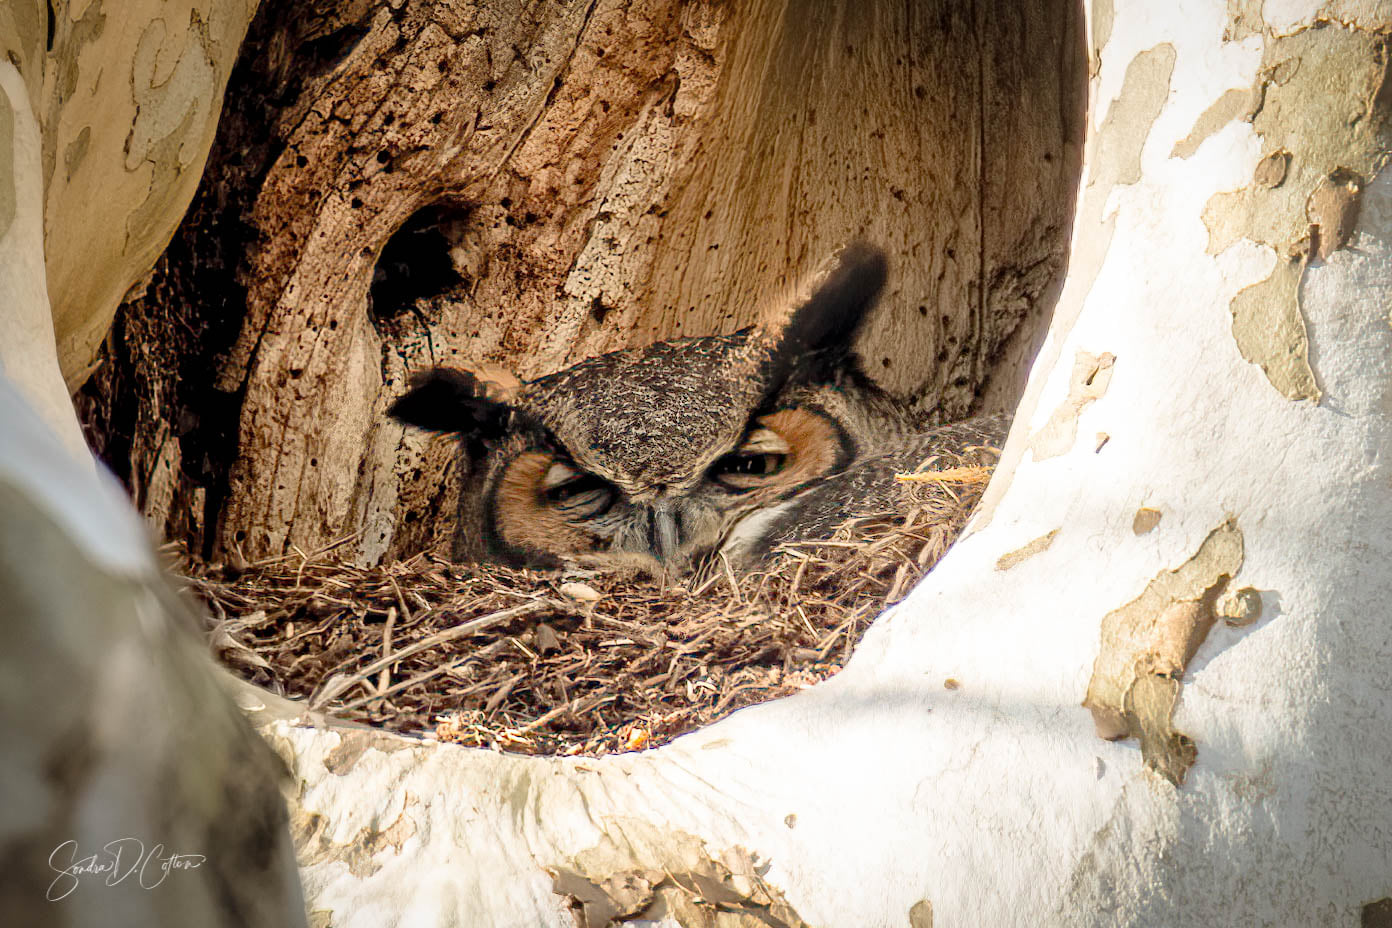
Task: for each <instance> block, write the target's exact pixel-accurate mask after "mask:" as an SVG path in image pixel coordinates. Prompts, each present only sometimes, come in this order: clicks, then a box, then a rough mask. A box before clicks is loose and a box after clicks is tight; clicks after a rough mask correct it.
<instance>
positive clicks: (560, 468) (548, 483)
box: [541, 461, 615, 522]
mask: <svg viewBox="0 0 1392 928" xmlns="http://www.w3.org/2000/svg"><path fill="white" fill-rule="evenodd" d="M541 484H542V494H543V495H544V496H545V497H546V502H547V503H548V504H549V505H550V506H551V508H552V509H555V510H556V512H558V513H559V514H560V515H561V516H563V517H564V518H566V519H568V520H569V521H571V522H584V521H586V520H589V519H594V518H597V517H599V516H602V515H604V513H606V512H608V511H609V507H610V506H612V505H614V496H615V494H614V488H613V487H612V486H610V485H609V483H608V481H606V480H602V479H601V478H599V477H596V476H594V475H593V474H586V473H583V472H581V471H578V470H576V469H575V468H573V467H571V466H570V465H569V464H565V463H563V462H561V461H557V462H555V463H554V464H552V465H551V467H550V468H549V469H548V470H547V471H546V476H545V477H543V478H542V481H541Z"/></svg>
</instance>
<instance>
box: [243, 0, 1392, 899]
mask: <svg viewBox="0 0 1392 928" xmlns="http://www.w3.org/2000/svg"><path fill="white" fill-rule="evenodd" d="M1269 6H1270V5H1268V9H1269ZM1299 6H1300V5H1298V4H1288V5H1286V7H1284V8H1283V11H1282V13H1281V14H1280V16H1279V17H1277V16H1276V15H1274V14H1273V13H1268V17H1267V18H1265V19H1263V18H1262V17H1261V16H1260V15H1258V14H1256V13H1254V12H1253V11H1251V10H1250V9H1249V8H1243V9H1242V10H1241V11H1240V12H1239V13H1235V14H1233V15H1232V16H1229V15H1228V14H1227V13H1226V11H1225V10H1224V9H1223V8H1222V7H1221V6H1218V5H1215V4H1211V3H1198V2H1196V3H1191V4H1179V5H1176V6H1175V7H1174V8H1168V7H1167V8H1164V9H1163V10H1162V9H1161V8H1159V7H1156V6H1154V5H1153V4H1148V3H1142V2H1137V3H1134V4H1121V5H1118V6H1117V7H1116V8H1115V9H1113V7H1112V4H1111V3H1105V4H1104V3H1097V4H1095V5H1094V6H1093V8H1092V9H1091V11H1090V15H1089V25H1090V27H1091V36H1092V45H1093V56H1094V71H1095V74H1094V78H1093V84H1092V89H1093V95H1092V100H1093V101H1094V102H1093V106H1092V111H1091V113H1090V119H1089V122H1088V130H1089V132H1088V135H1089V138H1088V148H1087V152H1088V154H1087V157H1086V163H1085V168H1084V180H1083V185H1082V188H1081V196H1080V199H1079V203H1078V208H1077V213H1076V219H1075V229H1074V244H1073V251H1072V255H1073V257H1072V262H1071V265H1070V270H1069V276H1068V280H1067V283H1066V286H1065V288H1064V292H1063V295H1062V297H1061V302H1060V304H1059V307H1058V310H1057V312H1056V314H1055V317H1054V320H1053V323H1052V326H1051V329H1050V334H1049V337H1048V340H1047V343H1046V345H1045V348H1044V351H1043V354H1042V356H1041V359H1040V361H1039V362H1038V363H1037V364H1036V365H1035V368H1034V371H1033V374H1032V376H1031V379H1030V383H1029V387H1028V389H1027V391H1026V395H1025V399H1024V401H1023V404H1022V406H1021V409H1020V412H1019V416H1018V417H1017V419H1016V423H1015V428H1014V431H1013V433H1012V435H1011V437H1010V441H1009V445H1008V448H1007V449H1006V460H1005V462H1004V463H1003V464H1002V466H1001V467H1000V469H999V470H998V471H997V473H996V476H995V479H994V481H993V484H992V488H991V499H989V500H988V501H987V502H986V503H985V505H984V510H983V511H982V512H981V513H980V514H979V516H978V517H977V519H976V521H975V523H974V531H973V532H972V533H971V534H970V535H969V536H968V537H966V538H965V539H964V540H963V541H962V542H960V543H959V544H958V545H957V547H956V548H954V550H953V551H952V552H950V553H949V555H948V556H947V558H946V559H945V560H944V561H943V562H942V563H941V564H940V565H939V567H938V568H937V570H936V571H935V572H934V573H933V574H932V575H930V576H929V577H928V578H927V580H926V581H925V582H924V583H923V584H922V585H921V586H920V587H919V588H918V589H917V590H916V591H915V592H914V593H913V594H912V596H911V597H910V598H909V599H908V600H907V601H906V602H905V603H904V604H903V605H902V606H900V607H899V608H897V609H896V610H895V611H894V612H893V613H892V614H890V615H888V616H886V617H884V618H882V619H881V620H880V621H879V622H877V623H876V625H875V626H874V627H873V628H872V629H871V631H870V632H869V634H868V635H867V636H866V639H865V641H864V642H863V644H862V645H861V647H860V650H859V651H858V652H857V654H856V656H855V658H854V659H853V661H852V662H851V664H850V666H849V667H848V668H847V669H846V670H845V671H844V672H843V673H842V674H841V675H839V676H838V677H836V678H834V679H832V680H830V681H828V682H826V683H823V684H820V685H818V686H816V687H813V688H812V689H810V690H808V691H806V692H804V693H801V694H800V695H798V696H795V697H791V698H788V699H783V700H780V701H777V702H774V703H769V704H765V705H762V706H758V707H755V708H751V709H746V710H743V711H741V712H738V713H736V714H735V715H734V716H732V717H731V718H729V719H727V720H725V721H722V722H720V723H718V724H716V725H714V726H711V727H710V728H708V729H706V730H704V731H701V732H698V733H695V734H692V735H688V736H686V737H684V738H681V739H678V740H677V741H676V742H674V743H672V744H670V745H667V746H665V747H663V748H660V749H657V750H655V751H651V752H647V753H641V754H629V755H619V756H612V757H606V758H602V759H597V760H596V759H585V760H579V759H537V758H519V757H509V756H501V755H497V754H492V753H489V752H486V751H480V750H470V749H464V748H460V747H458V746H452V745H440V744H420V743H415V742H411V741H407V740H404V739H402V738H399V737H396V736H392V735H387V734H380V735H372V734H364V733H362V732H338V731H325V730H321V729H314V728H309V727H300V726H297V725H295V724H293V723H292V722H287V721H285V720H278V721H273V722H272V721H268V722H267V725H266V731H267V733H268V735H269V736H270V737H271V738H272V740H273V741H274V742H275V743H277V744H278V745H279V748H280V750H281V751H282V752H283V753H284V754H285V756H287V757H288V758H290V759H291V760H292V762H293V764H294V767H295V771H296V776H297V778H298V781H299V783H300V784H301V787H300V792H299V795H298V797H297V798H296V800H295V807H294V809H293V811H292V817H293V818H294V819H295V820H296V821H298V823H299V825H300V827H301V835H300V839H299V845H300V853H301V863H302V873H303V876H304V879H305V884H306V888H307V890H308V894H309V896H310V898H311V907H312V908H313V909H314V910H316V911H317V912H319V913H320V917H321V918H322V920H323V922H324V923H326V924H332V925H335V926H349V925H360V924H361V925H367V924H372V925H380V924H383V923H392V919H393V918H395V919H397V922H396V923H400V924H415V923H423V922H430V923H434V924H457V925H480V924H490V925H536V924H555V925H569V924H572V923H573V922H572V920H571V919H572V913H571V909H572V907H574V909H575V910H576V911H578V912H579V913H580V916H581V921H580V923H582V924H586V925H592V926H593V925H605V924H611V923H614V922H615V921H617V920H620V919H622V918H623V917H632V918H635V919H647V920H652V921H656V920H659V919H661V918H662V917H663V916H664V914H665V915H666V916H667V917H668V918H669V920H668V921H665V922H663V923H664V924H670V923H677V924H697V923H700V924H706V923H710V922H706V921H700V919H701V918H707V917H709V918H713V917H714V915H713V912H712V908H713V907H715V906H718V907H720V909H721V910H722V911H724V912H726V913H731V912H734V913H742V914H744V915H745V916H747V921H746V922H743V923H750V924H783V925H800V924H817V925H849V926H879V925H903V924H906V923H907V924H910V925H915V926H921V925H929V924H939V925H1070V926H1076V925H1094V924H1095V925H1116V924H1126V925H1163V926H1176V925H1210V924H1243V925H1289V924H1302V925H1349V924H1357V923H1359V921H1360V918H1361V919H1362V924H1365V925H1368V924H1382V923H1384V921H1385V919H1386V913H1387V911H1388V910H1389V908H1392V899H1389V898H1388V897H1389V895H1392V877H1389V874H1392V839H1389V835H1392V802H1389V801H1388V798H1389V797H1388V794H1387V790H1388V779H1387V773H1386V772H1387V771H1388V770H1389V769H1392V695H1390V694H1389V691H1388V689H1387V687H1386V685H1385V682H1386V677H1387V669H1388V664H1387V662H1388V654H1389V653H1392V625H1389V623H1388V621H1387V605H1386V604H1387V603H1388V602H1389V601H1392V578H1390V577H1389V574H1388V571H1387V569H1386V565H1387V564H1388V563H1390V562H1392V533H1389V532H1388V530H1387V525H1388V524H1389V523H1390V522H1392V412H1389V411H1390V410H1392V327H1389V317H1388V306H1389V305H1392V178H1390V177H1389V174H1388V172H1387V170H1386V165H1387V152H1388V150H1389V125H1390V124H1392V123H1390V122H1389V121H1390V120H1392V99H1390V98H1392V81H1390V80H1389V74H1388V68H1389V64H1388V62H1389V60H1392V56H1389V47H1388V42H1389V40H1388V38H1387V36H1388V32H1389V27H1392V22H1389V21H1388V20H1387V19H1386V18H1385V17H1383V18H1378V17H1375V16H1372V15H1371V14H1358V15H1356V16H1355V15H1353V14H1349V16H1348V17H1347V18H1346V19H1340V18H1338V17H1334V18H1330V14H1327V13H1319V14H1318V15H1317V13H1316V8H1315V7H1316V5H1315V4H1304V5H1303V7H1302V8H1299V9H1297V7H1299ZM1319 9H1320V10H1323V9H1324V8H1323V7H1320V8H1319ZM268 714H269V713H268ZM1105 739H1110V740H1105ZM702 913H704V914H702Z"/></svg>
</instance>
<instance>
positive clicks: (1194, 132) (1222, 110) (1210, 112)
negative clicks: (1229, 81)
mask: <svg viewBox="0 0 1392 928" xmlns="http://www.w3.org/2000/svg"><path fill="white" fill-rule="evenodd" d="M1251 99H1252V92H1251V91H1250V90H1242V89H1238V88H1233V89H1232V90H1229V91H1227V92H1225V93H1224V94H1223V95H1222V96H1221V97H1219V98H1218V99H1217V101H1215V102H1214V103H1213V105H1212V106H1210V107H1209V108H1208V109H1206V110H1204V111H1203V113H1202V114H1200V115H1199V118H1198V119H1197V120H1195V121H1194V128H1192V129H1190V130H1189V134H1188V135H1186V136H1185V137H1184V138H1182V139H1180V140H1179V141H1178V142H1175V144H1174V148H1172V149H1170V157H1171V158H1188V157H1189V156H1190V155H1192V154H1193V153H1194V152H1196V151H1198V150H1199V146H1200V145H1202V144H1203V143H1204V141H1205V140H1206V139H1208V137H1209V136H1211V135H1213V134H1214V133H1216V132H1218V131H1219V130H1220V129H1222V128H1223V127H1224V126H1226V125H1227V124H1228V123H1230V122H1232V121H1233V120H1234V119H1236V118H1237V117H1239V116H1241V115H1243V114H1244V113H1246V112H1247V111H1248V110H1249V109H1251V106H1250V101H1251Z"/></svg>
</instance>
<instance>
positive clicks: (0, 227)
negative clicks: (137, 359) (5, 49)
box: [0, 61, 90, 460]
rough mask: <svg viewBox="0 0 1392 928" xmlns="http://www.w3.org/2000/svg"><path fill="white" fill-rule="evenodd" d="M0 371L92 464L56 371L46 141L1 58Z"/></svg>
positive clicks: (20, 81) (72, 448)
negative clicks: (46, 240) (47, 261)
mask: <svg viewBox="0 0 1392 928" xmlns="http://www.w3.org/2000/svg"><path fill="white" fill-rule="evenodd" d="M0 91H3V94H4V95H3V97H0V186H3V189H0V326H3V331H4V335H3V336H0V373H4V374H5V375H6V376H7V377H9V378H10V379H11V380H12V381H13V382H14V383H15V384H16V385H17V386H18V388H19V389H20V390H21V391H22V392H23V393H24V396H25V399H26V400H28V401H29V403H30V404H32V405H33V407H34V409H35V410H37V411H38V413H39V415H40V416H42V417H43V420H44V422H45V424H47V425H48V427H49V428H51V429H53V431H54V432H55V433H56V434H57V435H59V436H60V437H61V438H62V440H63V442H64V444H66V445H67V447H68V449H69V450H70V451H72V452H73V453H74V454H76V455H78V456H79V457H80V458H81V459H83V460H90V455H89V453H88V451H87V443H86V442H84V441H83V440H82V428H81V427H80V426H79V425H78V424H77V413H75V412H74V411H73V407H72V403H71V402H69V401H68V391H67V388H66V387H65V386H64V384H63V376H62V373H61V372H60V370H59V367H58V349H57V347H56V345H55V343H54V340H53V317H52V316H51V315H50V313H49V308H48V284H47V281H46V278H45V276H44V273H45V272H44V248H43V176H42V174H41V172H40V154H41V149H42V141H41V139H40V136H39V126H38V123H37V122H36V121H35V119H34V112H33V110H32V109H30V107H29V96H28V94H27V93H26V91H25V87H24V79H23V78H22V77H21V76H20V74H19V71H17V70H16V69H15V66H14V65H12V64H10V63H9V62H8V61H0Z"/></svg>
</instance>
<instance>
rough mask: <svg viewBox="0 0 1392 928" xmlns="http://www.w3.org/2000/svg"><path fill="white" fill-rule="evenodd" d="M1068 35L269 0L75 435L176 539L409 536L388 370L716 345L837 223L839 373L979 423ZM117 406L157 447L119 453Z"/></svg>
mask: <svg viewBox="0 0 1392 928" xmlns="http://www.w3.org/2000/svg"><path fill="white" fill-rule="evenodd" d="M1077 25H1078V23H1077V13H1076V11H1075V10H1074V9H1073V6H1072V4H1071V3H1069V2H1066V0H1041V2H1039V3H1036V4H1033V5H1032V6H1031V8H1029V9H1021V8H1020V7H1019V5H1017V4H988V3H979V4H968V5H963V4H960V3H951V2H945V0H944V2H940V3H916V4H908V5H904V4H892V3H889V2H887V0H876V2H872V3H863V2H850V0H817V2H811V3H794V2H788V0H760V2H755V3H748V4H727V3H718V2H697V3H679V2H676V0H652V2H647V3H626V2H620V0H596V2H591V3H580V2H570V3H525V2H520V0H512V2H501V0H500V2H492V3H488V4H483V5H475V4H466V3H463V2H460V0H450V2H432V3H424V2H414V0H407V2H397V3H391V4H385V5H384V4H376V3H367V2H361V3H348V2H340V0H320V2H317V3H315V4H311V5H310V7H309V8H308V9H306V7H305V5H304V4H293V5H291V4H287V3H269V4H267V5H265V6H264V7H263V8H262V11H261V15H260V16H259V18H258V21H257V23H256V24H255V25H254V26H253V29H252V33H251V37H250V38H249V40H248V43H247V47H246V49H245V51H244V55H243V64H242V66H241V68H240V69H239V71H238V75H237V77H236V78H234V82H233V91H232V93H231V94H230V95H229V102H228V112H227V116H226V119H225V120H224V125H223V128H222V130H221V133H222V134H221V137H220V141H219V143H218V147H217V150H216V151H215V153H214V156H213V160H212V164H211V166H210V168H209V171H208V176H207V178H206V180H205V183H204V188H203V193H202V195H201V196H200V198H199V200H198V202H197V203H196V204H195V206H194V209H193V211H192V213H191V215H190V219H189V221H188V222H187V223H186V225H185V228H184V230H183V232H182V233H181V236H180V238H179V240H177V241H176V242H175V244H174V246H173V247H172V248H171V250H170V253H169V255H168V257H167V259H166V260H165V262H164V263H163V264H162V267H161V270H160V272H159V273H158V274H157V275H156V277H155V279H154V281H153V283H152V284H151V287H150V288H149V291H148V293H147V295H146V297H145V298H144V299H142V300H137V301H135V302H133V303H131V304H129V305H128V306H127V307H126V310H125V312H124V314H123V317H122V320H121V322H120V323H119V326H118V337H117V338H116V339H114V340H113V345H114V348H113V354H112V358H111V360H112V364H111V365H110V367H109V370H108V371H107V372H106V373H105V374H103V375H102V377H100V378H99V379H98V380H97V381H96V382H94V384H93V385H91V387H90V388H89V391H88V392H89V394H90V395H91V396H92V397H94V398H95V405H96V406H97V407H99V409H100V410H105V413H104V415H107V416H109V417H110V418H109V419H108V420H106V421H105V422H103V423H100V426H99V428H98V431H99V432H100V433H101V434H102V436H103V442H102V444H103V451H104V454H105V456H106V457H107V459H108V460H110V461H113V462H114V463H115V466H116V468H117V470H118V471H119V472H121V473H122V475H123V476H125V477H126V478H127V479H128V482H129V483H130V484H131V485H132V487H133V489H134V490H135V491H136V495H137V500H138V503H139V505H140V506H141V508H142V509H143V510H144V511H145V512H146V514H147V516H149V517H150V518H151V519H152V520H153V521H154V522H156V523H157V524H159V525H161V526H163V527H164V528H165V530H166V532H167V533H168V534H170V535H173V536H179V537H192V538H194V539H195V540H196V541H197V540H201V541H202V542H203V547H204V549H205V550H206V551H207V552H208V553H216V552H220V551H227V550H229V549H231V550H237V551H240V552H242V553H243V554H245V555H246V556H248V557H252V556H258V555H264V554H268V553H278V552H280V551H282V550H285V549H286V547H287V546H290V545H296V546H298V547H300V548H301V549H302V550H311V549H314V548H317V547H320V546H322V545H325V544H327V543H329V542H331V541H333V540H336V539H339V538H340V537H342V536H345V535H350V534H351V535H353V536H354V538H355V542H354V544H355V545H356V556H357V558H358V559H359V560H362V561H375V560H377V559H378V558H381V557H383V556H388V555H399V554H402V553H410V552H413V551H415V550H419V549H420V548H421V547H423V546H425V545H428V544H431V543H432V542H433V541H436V540H438V539H440V538H443V537H446V536H448V533H449V530H450V525H449V520H450V518H451V513H452V512H453V507H452V506H449V505H442V504H441V501H440V497H441V494H442V492H445V491H443V490H442V487H447V486H448V485H449V477H448V473H447V471H448V468H449V466H450V461H451V457H452V452H451V449H450V448H449V447H448V445H447V444H444V443H436V444H433V445H431V444H427V443H426V441H425V440H423V439H421V438H420V437H418V436H415V435H411V436H405V437H403V433H402V430H401V428H400V427H399V426H398V425H396V424H393V423H389V422H387V421H386V420H385V419H384V417H383V410H384V409H385V406H386V404H387V403H388V402H389V401H390V399H391V398H392V397H393V396H394V395H395V394H397V393H399V392H400V391H401V389H402V387H403V385H404V380H405V376H406V374H407V372H408V371H410V370H412V369H414V368H417V367H420V366H424V365H428V364H431V363H451V362H454V363H460V362H479V361H485V362H495V363H501V364H503V365H505V366H507V367H510V368H512V369H514V370H516V371H517V373H519V374H520V375H522V376H524V377H533V376H537V375H541V374H545V373H549V372H552V371H555V370H557V369H560V368H562V367H564V366H566V365H567V364H570V363H572V362H574V361H576V360H578V359H580V358H582V357H585V356H588V355H592V354H595V353H599V352H603V351H606V350H610V349H614V348H619V347H624V346H628V345H633V344H641V343H646V342H649V341H653V340H656V339H662V338H667V337H671V336H674V335H688V334H689V335H705V334H711V333H714V332H719V331H732V330H734V329H737V328H740V327H742V326H744V325H747V324H749V323H751V322H753V321H755V320H756V319H757V318H758V317H759V314H760V312H761V311H762V310H764V309H767V308H768V307H767V304H768V302H769V300H770V299H771V298H772V297H773V296H774V295H776V294H777V292H778V291H779V290H780V289H781V288H783V287H784V286H786V285H787V284H788V282H789V281H790V280H791V279H793V278H795V277H796V276H797V275H798V274H800V273H801V272H802V271H804V270H806V269H808V268H810V267H811V266H813V265H815V264H816V263H817V262H819V261H821V260H822V259H823V258H824V257H825V256H826V255H827V254H828V253H829V252H830V251H831V250H832V249H833V248H835V247H836V246H838V245H840V244H842V243H844V242H845V241H846V240H847V239H849V238H851V237H854V236H856V235H863V236H865V237H867V238H869V239H871V240H874V241H876V242H880V243H883V244H884V245H886V246H887V247H888V248H889V251H890V253H891V255H892V259H893V261H894V264H895V274H894V283H893V284H892V289H891V292H890V293H889V295H888V298H887V300H886V301H885V305H884V308H883V311H882V312H881V314H880V315H879V316H878V317H877V318H876V319H875V320H874V321H873V323H872V324H871V325H870V326H869V329H868V331H867V333H866V334H865V336H864V339H863V341H862V343H861V345H860V348H861V351H862V354H863V355H864V357H865V359H866V361H867V366H868V367H869V369H870V371H871V373H872V375H873V376H875V377H877V378H878V379H880V380H881V381H882V382H883V383H884V384H885V385H886V386H888V387H889V388H891V389H892V390H893V391H895V392H896V393H898V394H899V395H901V396H903V397H905V398H909V399H915V400H917V401H918V402H919V403H920V404H921V405H922V407H923V408H924V410H925V412H928V411H934V410H936V411H937V414H939V415H943V416H959V415H962V414H964V413H966V412H968V411H969V410H976V409H982V408H987V407H990V408H1003V407H1005V406H1007V405H1009V404H1010V403H1013V401H1014V398H1015V397H1016V396H1018V394H1019V390H1020V389H1021V387H1022V384H1023V376H1024V370H1025V365H1026V364H1027V362H1028V359H1029V357H1031V356H1032V354H1033V351H1034V350H1035V348H1036V347H1037V345H1038V341H1039V339H1040V337H1042V333H1043V323H1044V317H1045V313H1046V312H1047V306H1048V303H1049V302H1050V301H1051V299H1052V293H1053V292H1056V285H1057V283H1058V281H1059V279H1060V275H1061V270H1062V266H1063V252H1064V248H1065V244H1066V236H1067V224H1068V217H1069V212H1070V204H1071V193H1072V187H1073V178H1074V177H1076V169H1077V164H1078V161H1079V159H1080V157H1081V149H1080V144H1079V141H1080V131H1079V126H1078V119H1077V117H1076V116H1075V115H1074V114H1075V109H1076V108H1075V107H1074V106H1073V104H1075V103H1076V101H1077V100H1078V99H1080V96H1081V87H1082V80H1083V76H1082V75H1083V68H1082V63H1083V55H1082V49H1081V42H1080V41H1077V36H1078V34H1079V31H1080V30H1079V29H1078V28H1077ZM1022 100H1028V103H1027V104H1023V105H1022V103H1021V101H1022ZM1051 287H1054V288H1055V291H1051V290H1050V288H1051ZM191 333H192V334H191ZM195 335H196V337H195ZM171 346H176V347H171ZM152 355H153V356H154V357H157V358H160V359H161V362H162V363H160V364H150V363H149V362H148V361H147V360H146V359H147V358H149V357H150V356H152ZM161 368H162V369H163V370H164V371H167V373H160V372H158V369H161ZM95 418H97V419H98V420H100V419H101V418H102V416H101V415H97V416H96V417H95ZM137 422H139V423H142V424H144V425H145V428H144V429H143V431H145V432H146V433H148V434H151V435H154V436H156V439H157V440H137V442H136V443H135V444H132V445H129V446H127V445H125V444H124V443H123V442H122V440H121V439H120V437H119V436H121V435H122V434H129V433H132V432H139V431H142V430H141V429H136V428H133V427H132V424H133V423H137ZM349 550H353V549H349Z"/></svg>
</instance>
